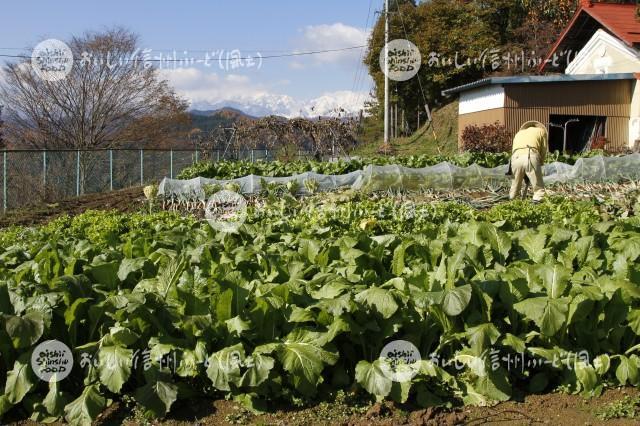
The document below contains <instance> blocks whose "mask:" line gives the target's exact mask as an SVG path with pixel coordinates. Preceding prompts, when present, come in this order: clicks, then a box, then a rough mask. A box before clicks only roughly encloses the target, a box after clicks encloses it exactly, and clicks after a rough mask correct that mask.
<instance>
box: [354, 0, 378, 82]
mask: <svg viewBox="0 0 640 426" xmlns="http://www.w3.org/2000/svg"><path fill="white" fill-rule="evenodd" d="M372 5H373V0H369V10H368V11H367V20H366V21H365V23H364V28H365V31H366V30H368V29H369V18H370V17H371V6H372ZM363 59H364V52H362V53H361V54H360V55H359V56H358V62H357V63H356V72H355V75H354V77H353V84H352V85H351V91H352V92H355V91H356V89H357V84H358V80H359V78H360V73H361V69H362V61H363Z"/></svg>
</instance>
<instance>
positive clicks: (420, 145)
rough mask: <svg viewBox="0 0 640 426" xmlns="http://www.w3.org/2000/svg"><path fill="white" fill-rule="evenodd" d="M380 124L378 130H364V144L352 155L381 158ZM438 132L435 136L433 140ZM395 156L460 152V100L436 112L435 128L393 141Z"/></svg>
mask: <svg viewBox="0 0 640 426" xmlns="http://www.w3.org/2000/svg"><path fill="white" fill-rule="evenodd" d="M379 127H381V126H380V123H378V122H376V124H375V128H368V129H367V128H365V134H364V136H363V138H364V142H363V143H362V144H361V145H359V146H358V147H356V148H355V149H354V150H353V151H352V152H351V155H358V156H362V157H367V156H374V155H378V154H377V152H378V148H379V147H380V146H381V145H382V142H383V140H382V135H381V133H382V130H381V128H379ZM434 132H435V137H434ZM391 145H392V147H393V151H394V155H403V156H404V155H418V154H429V155H435V154H453V153H456V152H458V101H457V100H456V101H453V102H451V103H449V104H447V105H444V106H443V107H441V108H438V109H436V110H434V111H433V126H423V127H422V128H421V129H420V130H418V131H417V132H415V133H414V134H413V135H411V136H409V137H404V138H398V139H394V140H393V141H392V143H391Z"/></svg>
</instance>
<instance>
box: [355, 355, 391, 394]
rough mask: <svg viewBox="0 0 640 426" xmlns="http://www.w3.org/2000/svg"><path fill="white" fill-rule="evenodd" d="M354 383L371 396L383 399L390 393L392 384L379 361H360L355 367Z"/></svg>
mask: <svg viewBox="0 0 640 426" xmlns="http://www.w3.org/2000/svg"><path fill="white" fill-rule="evenodd" d="M356 382H358V383H359V384H360V386H362V387H363V388H364V389H365V390H366V391H367V392H369V393H370V394H371V395H376V396H382V397H385V396H387V395H389V393H390V392H391V387H392V385H393V382H392V381H391V379H390V378H389V377H387V376H386V375H385V374H384V372H383V369H382V367H381V360H380V359H376V360H375V361H373V363H369V362H367V361H360V362H358V364H357V365H356Z"/></svg>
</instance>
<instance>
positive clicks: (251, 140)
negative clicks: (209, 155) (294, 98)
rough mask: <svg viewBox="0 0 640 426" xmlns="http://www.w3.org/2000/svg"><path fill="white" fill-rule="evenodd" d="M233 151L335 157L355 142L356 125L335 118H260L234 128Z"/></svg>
mask: <svg viewBox="0 0 640 426" xmlns="http://www.w3.org/2000/svg"><path fill="white" fill-rule="evenodd" d="M234 126H235V129H236V134H235V136H236V137H235V139H234V140H235V142H236V144H235V146H234V148H235V149H255V148H257V147H258V146H262V147H265V148H269V149H273V148H275V147H280V148H281V149H286V148H293V149H295V150H296V151H297V150H298V149H307V150H310V151H312V153H313V154H314V155H316V156H322V155H327V154H337V153H338V152H340V151H342V152H346V151H348V150H350V149H351V148H353V147H354V146H355V145H356V143H357V141H356V138H355V134H356V132H357V121H356V120H351V119H345V120H343V119H339V118H318V119H317V120H309V119H306V118H294V119H291V120H287V119H283V118H281V117H264V118H261V119H259V120H244V121H239V122H238V123H236V124H235V125H234Z"/></svg>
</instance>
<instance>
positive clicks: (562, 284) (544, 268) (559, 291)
mask: <svg viewBox="0 0 640 426" xmlns="http://www.w3.org/2000/svg"><path fill="white" fill-rule="evenodd" d="M534 271H535V274H536V275H537V276H539V277H540V279H541V280H542V285H543V286H544V287H545V288H546V289H547V294H548V295H549V297H550V298H552V299H557V298H559V297H562V295H563V294H564V292H565V290H566V288H567V284H568V283H569V278H571V271H570V270H569V269H567V268H565V267H564V266H562V265H560V264H559V263H558V264H555V265H536V266H535V267H534Z"/></svg>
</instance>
